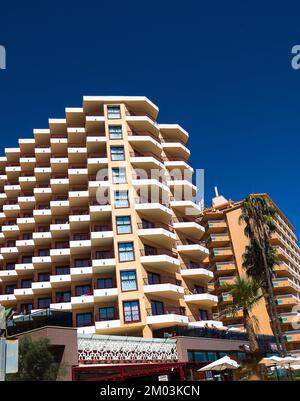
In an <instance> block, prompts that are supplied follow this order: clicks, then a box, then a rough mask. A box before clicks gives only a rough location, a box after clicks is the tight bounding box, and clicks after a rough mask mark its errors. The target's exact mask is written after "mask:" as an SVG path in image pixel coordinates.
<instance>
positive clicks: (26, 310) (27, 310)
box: [20, 304, 33, 315]
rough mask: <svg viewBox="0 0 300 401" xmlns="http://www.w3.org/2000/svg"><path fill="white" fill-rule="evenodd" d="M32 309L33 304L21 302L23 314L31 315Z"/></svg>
mask: <svg viewBox="0 0 300 401" xmlns="http://www.w3.org/2000/svg"><path fill="white" fill-rule="evenodd" d="M32 309H33V304H21V306H20V312H21V313H23V315H29V314H30V312H31V311H32Z"/></svg>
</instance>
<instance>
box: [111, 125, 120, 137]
mask: <svg viewBox="0 0 300 401" xmlns="http://www.w3.org/2000/svg"><path fill="white" fill-rule="evenodd" d="M108 130H109V138H110V139H122V137H123V135H122V127H121V125H110V126H109V127H108Z"/></svg>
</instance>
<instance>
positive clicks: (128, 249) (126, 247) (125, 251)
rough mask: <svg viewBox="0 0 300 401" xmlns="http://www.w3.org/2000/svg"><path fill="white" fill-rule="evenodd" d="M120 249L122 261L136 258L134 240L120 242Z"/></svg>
mask: <svg viewBox="0 0 300 401" xmlns="http://www.w3.org/2000/svg"><path fill="white" fill-rule="evenodd" d="M118 249H119V261H120V262H128V261H130V260H134V252H133V242H119V244H118Z"/></svg>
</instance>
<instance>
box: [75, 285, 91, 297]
mask: <svg viewBox="0 0 300 401" xmlns="http://www.w3.org/2000/svg"><path fill="white" fill-rule="evenodd" d="M75 293H76V296H77V297H80V296H81V295H89V294H91V293H92V288H91V286H90V285H89V284H86V285H77V286H76V287H75Z"/></svg>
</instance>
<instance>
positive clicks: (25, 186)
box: [19, 176, 36, 191]
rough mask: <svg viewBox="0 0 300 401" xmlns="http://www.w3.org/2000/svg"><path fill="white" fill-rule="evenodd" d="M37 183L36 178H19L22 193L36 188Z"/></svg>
mask: <svg viewBox="0 0 300 401" xmlns="http://www.w3.org/2000/svg"><path fill="white" fill-rule="evenodd" d="M35 183H36V177H35V176H30V177H28V176H23V177H19V184H20V186H21V188H22V191H26V190H30V189H32V188H33V187H34V185H35Z"/></svg>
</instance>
